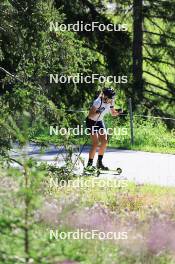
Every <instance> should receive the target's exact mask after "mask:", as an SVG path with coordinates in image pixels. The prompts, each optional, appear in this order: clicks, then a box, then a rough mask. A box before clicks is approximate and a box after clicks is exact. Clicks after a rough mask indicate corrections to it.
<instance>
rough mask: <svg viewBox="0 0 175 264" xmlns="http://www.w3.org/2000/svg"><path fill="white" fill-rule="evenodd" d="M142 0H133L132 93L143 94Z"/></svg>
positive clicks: (140, 95)
mask: <svg viewBox="0 0 175 264" xmlns="http://www.w3.org/2000/svg"><path fill="white" fill-rule="evenodd" d="M142 26H143V0H133V95H134V98H133V99H134V101H135V100H136V101H138V100H139V101H140V100H142V98H143V96H142V94H143V29H142Z"/></svg>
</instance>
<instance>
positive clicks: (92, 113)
mask: <svg viewBox="0 0 175 264" xmlns="http://www.w3.org/2000/svg"><path fill="white" fill-rule="evenodd" d="M97 109H98V108H97V107H95V106H94V105H93V106H92V107H91V109H90V111H89V115H88V116H95V115H96V114H97Z"/></svg>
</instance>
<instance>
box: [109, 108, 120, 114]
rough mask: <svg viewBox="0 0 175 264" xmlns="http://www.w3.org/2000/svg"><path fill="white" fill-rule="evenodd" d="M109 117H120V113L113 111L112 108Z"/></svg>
mask: <svg viewBox="0 0 175 264" xmlns="http://www.w3.org/2000/svg"><path fill="white" fill-rule="evenodd" d="M111 115H112V116H119V115H120V112H119V111H117V110H115V109H114V108H111Z"/></svg>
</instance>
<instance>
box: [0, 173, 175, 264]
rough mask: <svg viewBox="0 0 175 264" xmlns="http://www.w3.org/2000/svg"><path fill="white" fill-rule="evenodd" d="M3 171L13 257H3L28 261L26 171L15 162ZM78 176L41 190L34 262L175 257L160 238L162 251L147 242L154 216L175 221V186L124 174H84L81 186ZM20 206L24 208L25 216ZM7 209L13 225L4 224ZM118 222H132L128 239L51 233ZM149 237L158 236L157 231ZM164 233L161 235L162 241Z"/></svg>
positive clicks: (152, 263) (4, 246) (155, 263)
mask: <svg viewBox="0 0 175 264" xmlns="http://www.w3.org/2000/svg"><path fill="white" fill-rule="evenodd" d="M32 170H35V169H34V168H33V169H32ZM15 171H16V172H15ZM0 176H1V177H0V193H1V198H2V199H1V205H0V226H1V228H2V227H3V232H2V234H1V237H0V241H1V249H0V251H1V252H3V251H6V253H8V257H7V256H6V258H4V260H3V261H2V259H3V255H4V254H2V256H1V258H0V263H5V264H7V263H8V264H11V263H16V264H20V263H25V262H24V254H23V247H24V242H23V239H24V238H23V228H19V226H18V224H17V223H15V219H16V217H17V218H18V219H19V218H20V217H21V220H20V225H21V223H23V220H22V217H23V213H22V212H23V204H22V203H21V195H22V193H23V191H22V192H19V194H17V190H18V184H21V180H22V179H21V177H20V172H19V171H18V170H17V169H15V168H13V169H11V170H10V171H7V172H4V171H3V172H1V173H0ZM58 177H59V175H58ZM46 179H47V178H46ZM77 180H78V179H72V180H71V181H69V182H68V183H67V185H66V186H64V187H61V186H60V185H56V186H55V185H53V186H50V185H49V184H44V185H43V186H44V187H43V188H44V189H43V190H42V191H41V193H40V195H41V196H42V200H43V203H42V205H41V206H40V207H39V208H38V210H37V211H35V212H34V214H33V213H32V215H31V218H30V219H31V220H30V234H29V235H30V256H31V259H32V258H33V259H35V261H34V262H32V260H30V263H36V264H38V263H42V264H51V263H54V264H56V263H60V261H63V260H72V261H74V262H75V263H81V264H91V263H93V264H107V263H111V264H117V263H123V264H134V263H141V264H142V263H143V264H167V263H168V264H169V263H172V264H173V263H175V262H174V255H173V253H172V252H171V251H170V250H169V249H167V251H166V250H162V249H161V250H160V248H159V244H158V245H156V247H158V248H156V250H158V252H157V251H155V252H154V251H152V246H149V245H147V243H146V242H144V240H143V239H142V236H143V235H145V234H146V235H147V233H149V232H148V230H149V228H151V227H152V219H155V220H156V221H157V222H158V221H159V220H161V219H163V220H164V221H165V223H166V221H167V220H166V219H168V221H169V226H171V225H170V221H174V220H175V213H174V206H175V188H169V187H159V186H152V185H136V184H134V183H132V182H128V181H124V180H120V181H119V180H118V181H117V180H105V181H101V180H100V179H97V178H94V177H87V178H80V179H79V181H80V180H81V186H84V187H83V188H78V187H77ZM85 183H86V184H85ZM87 183H88V184H87ZM104 183H105V184H104ZM30 195H32V193H31V194H30ZM33 195H34V196H37V195H39V193H37V192H35V193H34V194H33ZM18 207H19V208H18ZM18 210H20V212H21V213H22V215H21V216H20V214H19V212H18ZM5 215H6V216H8V218H7V219H8V221H10V222H11V224H10V225H9V226H8V228H5V227H4V225H5V222H4V221H3V218H4V216H5ZM36 215H38V217H37V218H36ZM7 219H6V220H5V221H7ZM34 219H35V221H34ZM36 219H38V220H37V221H36ZM113 223H115V225H114V227H115V228H119V230H120V228H121V227H122V228H123V229H121V230H125V228H126V230H127V232H128V239H127V240H118V241H113V240H111V241H110V240H109V241H108V240H105V241H104V240H98V239H96V240H83V239H82V240H81V239H80V240H75V239H71V240H68V239H67V240H60V239H58V240H57V239H50V238H49V235H50V230H59V231H62V232H63V231H64V232H68V231H76V230H77V228H78V229H80V228H81V229H82V228H83V229H84V230H86V229H87V230H93V229H97V230H105V232H107V230H108V228H113ZM6 224H7V223H6ZM86 224H87V226H86ZM118 225H119V226H118ZM155 230H156V229H155ZM150 236H151V235H150ZM170 236H171V234H170ZM135 237H136V238H135ZM140 237H141V240H140ZM148 238H149V239H150V240H151V242H152V239H153V238H152V236H151V238H150V237H149V236H148ZM159 239H160V237H158V241H159ZM171 239H172V238H171ZM143 242H144V243H146V244H144V243H143ZM154 250H155V249H154ZM36 255H37V256H36ZM10 256H11V257H10ZM12 256H13V257H12ZM38 257H39V258H40V260H38ZM14 259H15V260H14ZM63 263H64V262H63ZM65 263H69V262H65Z"/></svg>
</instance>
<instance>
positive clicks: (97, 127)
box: [86, 88, 121, 170]
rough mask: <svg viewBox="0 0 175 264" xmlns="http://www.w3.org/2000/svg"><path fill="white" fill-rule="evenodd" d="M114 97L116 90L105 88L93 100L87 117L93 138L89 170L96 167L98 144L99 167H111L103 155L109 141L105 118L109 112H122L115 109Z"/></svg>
mask: <svg viewBox="0 0 175 264" xmlns="http://www.w3.org/2000/svg"><path fill="white" fill-rule="evenodd" d="M114 99H115V92H114V90H113V89H111V88H106V89H104V90H103V92H102V94H100V95H99V97H98V98H97V99H96V100H95V101H94V102H93V105H92V107H91V108H90V111H89V114H88V117H87V118H86V127H87V128H88V130H89V132H90V136H91V140H92V147H91V149H90V151H89V161H88V164H87V169H89V170H93V169H95V167H93V160H94V156H95V153H96V149H97V147H98V146H99V150H98V160H97V168H98V169H101V170H109V168H108V167H106V166H105V165H104V164H103V155H104V152H105V150H106V147H107V143H108V136H107V133H106V129H105V124H104V121H103V118H104V116H105V115H106V114H107V113H111V115H112V116H118V115H120V113H121V112H120V111H117V110H115V109H114Z"/></svg>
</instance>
